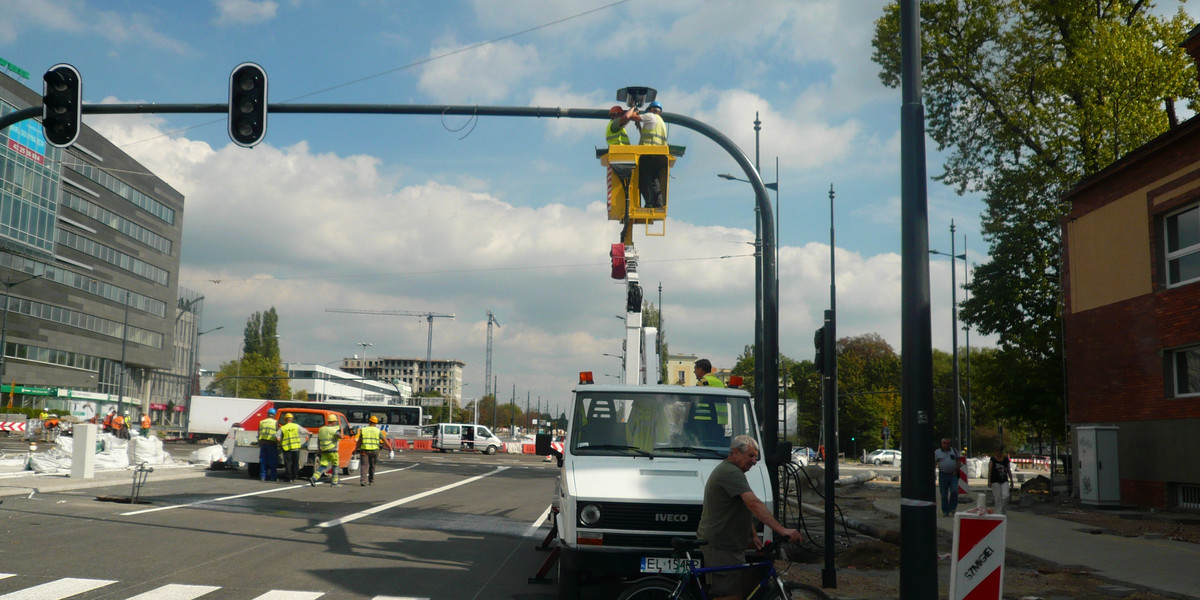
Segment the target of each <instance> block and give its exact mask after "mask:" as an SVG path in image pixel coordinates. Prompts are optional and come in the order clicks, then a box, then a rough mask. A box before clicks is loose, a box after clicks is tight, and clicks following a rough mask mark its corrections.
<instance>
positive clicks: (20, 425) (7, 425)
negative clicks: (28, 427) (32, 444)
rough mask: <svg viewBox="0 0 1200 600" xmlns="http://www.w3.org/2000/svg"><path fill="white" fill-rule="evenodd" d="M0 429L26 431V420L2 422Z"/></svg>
mask: <svg viewBox="0 0 1200 600" xmlns="http://www.w3.org/2000/svg"><path fill="white" fill-rule="evenodd" d="M0 431H25V421H3V422H0Z"/></svg>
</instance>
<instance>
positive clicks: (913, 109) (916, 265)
mask: <svg viewBox="0 0 1200 600" xmlns="http://www.w3.org/2000/svg"><path fill="white" fill-rule="evenodd" d="M900 50H901V59H900V66H901V88H902V92H903V94H902V96H903V98H902V104H901V107H900V173H901V175H900V222H901V227H900V238H901V251H902V256H901V294H900V295H901V311H900V313H901V314H900V322H901V374H902V377H901V378H902V382H901V402H902V404H901V412H902V415H903V418H902V421H903V422H902V429H903V432H904V438H903V448H902V451H903V452H904V453H906V454H908V456H909V457H910V459H909V460H906V461H904V463H903V464H902V465H901V468H900V472H901V475H900V482H901V483H900V530H901V531H903V532H904V535H903V536H902V537H901V539H900V597H901V598H904V599H905V600H936V599H937V597H938V577H937V513H936V511H937V505H936V497H935V494H934V485H935V484H934V479H933V477H934V472H933V460H932V457H931V456H930V453H931V452H932V448H933V446H934V445H933V354H932V344H933V336H932V334H931V331H932V330H931V328H930V316H929V212H928V209H929V206H928V204H929V199H928V195H927V190H926V187H925V108H924V105H923V104H922V100H921V7H920V1H919V0H900ZM956 401H957V400H956ZM921 457H924V458H921Z"/></svg>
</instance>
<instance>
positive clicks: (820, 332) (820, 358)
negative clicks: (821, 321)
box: [813, 326, 825, 375]
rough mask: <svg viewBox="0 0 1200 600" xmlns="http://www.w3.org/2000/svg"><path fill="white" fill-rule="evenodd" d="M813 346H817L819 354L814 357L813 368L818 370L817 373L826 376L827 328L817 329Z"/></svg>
mask: <svg viewBox="0 0 1200 600" xmlns="http://www.w3.org/2000/svg"><path fill="white" fill-rule="evenodd" d="M813 346H816V348H817V352H816V354H815V355H814V356H813V366H815V367H816V368H817V372H818V373H820V374H822V375H824V374H825V327H824V326H822V327H819V328H817V332H816V334H815V335H813Z"/></svg>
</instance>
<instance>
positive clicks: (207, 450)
mask: <svg viewBox="0 0 1200 600" xmlns="http://www.w3.org/2000/svg"><path fill="white" fill-rule="evenodd" d="M223 460H225V450H224V449H222V448H221V447H220V446H205V447H204V448H200V449H199V450H196V451H195V452H192V453H191V454H189V455H188V462H189V463H191V464H193V465H211V464H213V463H215V462H220V461H223Z"/></svg>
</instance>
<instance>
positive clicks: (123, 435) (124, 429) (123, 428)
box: [112, 411, 129, 440]
mask: <svg viewBox="0 0 1200 600" xmlns="http://www.w3.org/2000/svg"><path fill="white" fill-rule="evenodd" d="M112 430H113V435H115V436H117V439H120V440H127V439H129V411H125V414H124V415H117V416H115V417H113V422H112Z"/></svg>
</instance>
